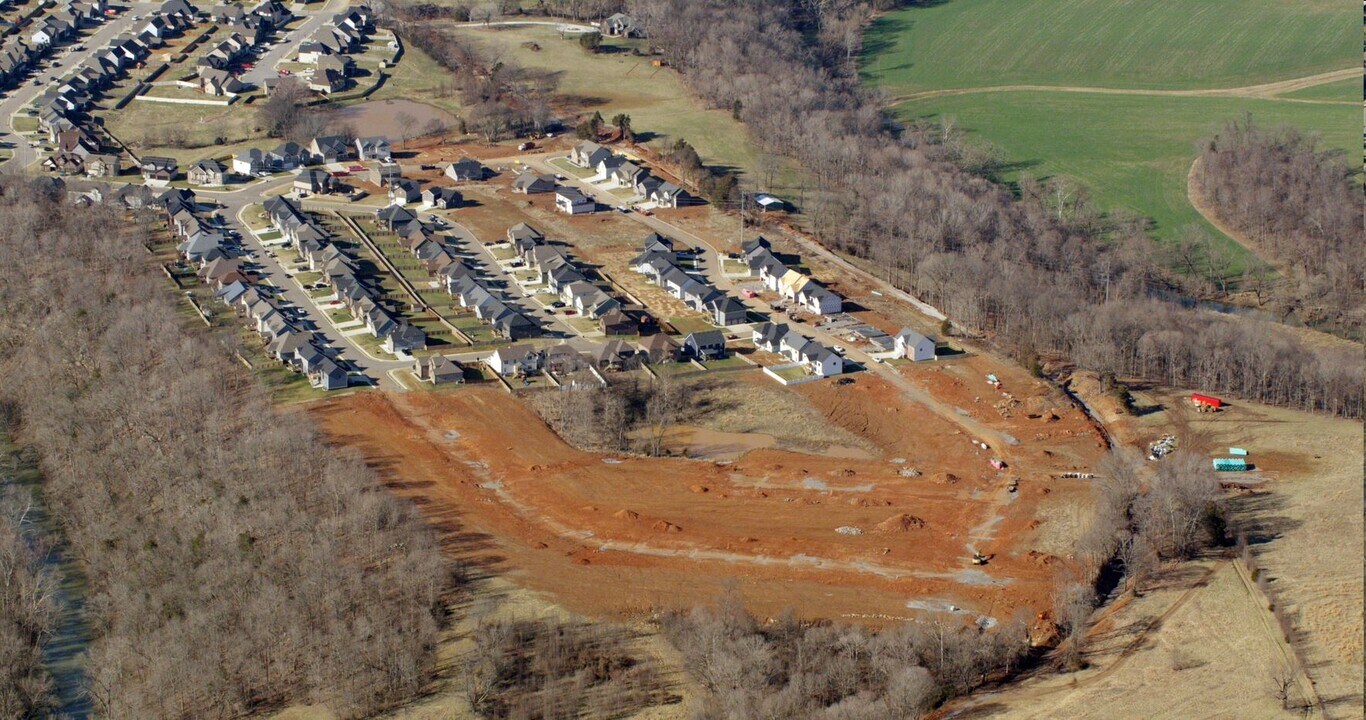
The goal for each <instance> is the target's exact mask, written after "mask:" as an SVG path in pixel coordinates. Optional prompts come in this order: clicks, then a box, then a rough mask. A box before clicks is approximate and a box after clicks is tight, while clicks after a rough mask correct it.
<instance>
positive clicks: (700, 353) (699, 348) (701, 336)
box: [683, 330, 726, 360]
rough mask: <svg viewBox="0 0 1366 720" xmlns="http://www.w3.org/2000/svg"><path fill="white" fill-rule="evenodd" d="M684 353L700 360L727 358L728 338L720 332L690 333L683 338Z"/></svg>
mask: <svg viewBox="0 0 1366 720" xmlns="http://www.w3.org/2000/svg"><path fill="white" fill-rule="evenodd" d="M683 352H684V353H685V354H686V355H688V356H689V357H692V358H696V359H698V360H705V359H708V358H723V357H725V356H726V336H725V335H723V334H721V331H720V330H707V331H704V332H695V333H688V336H687V337H685V338H683Z"/></svg>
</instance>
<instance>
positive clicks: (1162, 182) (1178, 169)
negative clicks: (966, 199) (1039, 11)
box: [897, 81, 1361, 276]
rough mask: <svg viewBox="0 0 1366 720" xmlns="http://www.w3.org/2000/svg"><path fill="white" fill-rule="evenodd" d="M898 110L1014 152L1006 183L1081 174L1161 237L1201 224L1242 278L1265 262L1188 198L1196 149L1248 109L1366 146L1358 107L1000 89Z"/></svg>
mask: <svg viewBox="0 0 1366 720" xmlns="http://www.w3.org/2000/svg"><path fill="white" fill-rule="evenodd" d="M1353 82H1355V81H1353ZM897 110H898V113H899V114H900V115H901V117H903V118H907V119H909V118H931V119H935V120H944V119H948V118H953V119H954V121H955V122H956V123H957V124H958V125H959V126H960V127H962V128H964V129H965V130H966V132H967V133H968V137H969V138H970V139H972V140H974V141H990V142H992V143H994V144H996V145H998V146H1000V147H1001V148H1002V149H1003V150H1004V151H1005V153H1006V156H1007V160H1008V162H1009V163H1011V170H1010V171H1009V173H1008V174H1007V175H1006V177H1005V179H1006V180H1011V181H1013V180H1017V179H1018V178H1019V177H1020V176H1021V175H1023V174H1026V173H1027V174H1029V175H1032V176H1034V177H1038V178H1045V177H1051V176H1066V177H1069V178H1072V179H1074V180H1076V181H1077V182H1078V183H1080V184H1082V185H1084V186H1085V187H1087V188H1088V189H1089V190H1090V191H1091V194H1092V198H1093V199H1094V200H1095V201H1096V203H1097V204H1098V205H1099V206H1100V207H1102V208H1104V209H1107V210H1115V209H1119V208H1123V209H1126V210H1129V211H1131V212H1134V213H1137V214H1140V215H1143V216H1145V217H1149V218H1151V219H1152V220H1153V233H1154V236H1155V237H1156V238H1158V239H1159V240H1160V241H1172V240H1174V239H1175V238H1177V236H1178V234H1179V233H1180V232H1181V229H1182V228H1183V227H1185V226H1187V225H1191V224H1198V225H1200V226H1202V227H1204V228H1205V229H1206V230H1208V231H1209V232H1210V233H1211V235H1213V236H1215V238H1216V239H1217V240H1218V241H1220V242H1221V243H1222V244H1223V246H1224V248H1225V249H1226V250H1227V251H1229V252H1230V253H1234V256H1235V258H1236V261H1235V263H1234V266H1233V268H1232V274H1233V275H1235V276H1236V275H1238V274H1241V273H1242V271H1243V270H1244V269H1245V268H1248V267H1253V268H1255V267H1258V266H1260V264H1261V263H1260V261H1258V260H1257V259H1256V257H1255V256H1254V255H1253V254H1252V253H1251V252H1249V251H1247V250H1246V249H1244V248H1243V247H1242V246H1240V245H1238V244H1237V243H1235V242H1234V241H1233V240H1231V239H1229V238H1228V237H1227V236H1225V235H1223V234H1222V233H1220V232H1219V231H1217V230H1215V229H1214V227H1213V226H1212V225H1209V224H1208V223H1206V222H1205V221H1204V220H1203V219H1202V218H1201V217H1200V214H1199V213H1197V212H1196V211H1195V208H1193V207H1192V206H1191V204H1190V201H1189V200H1188V199H1187V197H1186V176H1187V173H1188V172H1189V171H1190V166H1191V162H1192V161H1193V160H1194V159H1195V155H1196V145H1197V144H1198V143H1199V142H1200V141H1201V140H1202V139H1204V138H1207V137H1210V136H1211V135H1213V134H1214V133H1216V132H1218V131H1219V129H1220V128H1221V127H1222V126H1223V124H1224V123H1226V122H1228V121H1230V120H1234V119H1237V118H1240V117H1241V116H1242V114H1243V113H1245V112H1250V113H1252V115H1253V118H1254V119H1255V120H1256V121H1257V122H1258V123H1259V124H1261V125H1262V126H1264V127H1272V126H1276V125H1282V124H1291V125H1295V126H1297V127H1300V128H1302V129H1305V130H1314V131H1318V132H1320V133H1321V134H1322V136H1323V139H1324V144H1325V145H1326V146H1330V147H1336V148H1342V149H1345V150H1349V151H1350V150H1351V149H1352V148H1353V147H1359V146H1360V139H1359V138H1358V137H1357V136H1358V133H1359V132H1360V130H1361V121H1360V118H1359V114H1360V112H1359V111H1358V110H1357V109H1356V108H1355V107H1350V106H1343V105H1321V104H1309V103H1290V102H1281V101H1276V100H1271V99H1251V98H1230V97H1165V96H1149V95H1099V94H1088V93H1065V92H992V93H981V94H969V95H950V96H940V97H930V98H925V99H921V100H914V101H910V102H906V103H903V104H902V105H899V106H898V108H897Z"/></svg>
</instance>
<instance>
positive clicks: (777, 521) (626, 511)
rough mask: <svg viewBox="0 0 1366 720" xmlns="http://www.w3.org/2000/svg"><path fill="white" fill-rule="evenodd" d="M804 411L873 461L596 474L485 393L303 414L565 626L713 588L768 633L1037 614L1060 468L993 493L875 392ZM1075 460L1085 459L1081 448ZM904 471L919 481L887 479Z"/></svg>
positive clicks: (360, 401)
mask: <svg viewBox="0 0 1366 720" xmlns="http://www.w3.org/2000/svg"><path fill="white" fill-rule="evenodd" d="M771 391H772V392H779V393H781V392H788V391H786V390H783V389H781V388H778V387H776V386H775V387H774V388H773V389H772V390H771ZM802 392H803V394H804V395H806V399H807V400H809V401H810V402H811V404H812V405H813V406H814V407H815V408H816V409H817V411H818V412H819V413H820V415H822V416H824V418H825V422H828V423H830V424H831V425H832V426H834V427H837V428H840V429H842V430H843V431H845V432H849V433H853V434H854V435H857V436H859V437H861V438H864V439H866V440H867V441H868V442H869V443H872V444H873V445H874V446H876V448H877V450H878V456H877V457H873V458H867V457H865V458H854V457H847V458H841V457H822V456H816V455H811V454H804V453H794V452H789V451H784V450H778V449H757V450H753V451H751V452H749V453H747V454H745V455H744V456H743V457H742V458H741V459H740V460H738V461H736V462H733V463H715V462H707V461H699V460H684V459H645V458H631V457H622V458H618V457H610V456H602V455H597V454H592V453H586V452H582V451H579V450H576V449H574V448H572V447H570V446H568V445H567V444H565V443H564V442H563V441H562V440H561V439H560V438H559V437H558V436H556V435H555V434H554V433H553V432H552V431H551V430H550V429H549V428H548V427H546V426H545V425H544V423H542V422H541V420H540V419H539V418H537V417H536V416H535V415H534V414H533V413H532V412H531V411H530V410H529V409H528V408H526V407H525V406H524V405H522V404H521V403H520V402H517V401H515V400H514V399H512V398H510V397H509V396H508V395H507V394H505V393H502V392H499V391H496V390H492V389H488V388H464V389H460V390H458V391H455V392H450V393H423V394H408V395H400V396H383V395H361V396H352V397H348V398H342V399H338V400H333V401H328V402H325V403H320V404H318V405H316V406H315V407H314V408H313V412H314V413H315V415H316V416H317V418H318V420H319V422H320V423H321V424H322V425H323V426H324V428H325V429H326V430H327V432H328V433H329V434H330V436H331V437H332V439H333V440H334V441H336V442H339V443H344V444H347V445H351V446H354V447H357V448H359V449H360V450H361V451H362V452H363V453H364V454H365V455H366V457H367V459H369V460H370V462H371V463H373V464H374V465H375V466H376V467H377V468H378V469H379V470H380V472H382V473H383V474H384V476H385V479H386V481H387V482H388V484H389V485H390V487H392V488H393V489H394V490H395V491H396V492H398V493H399V494H401V495H404V496H408V497H411V498H413V499H414V500H415V501H416V502H418V503H419V504H420V505H422V506H423V507H424V508H425V509H426V510H427V511H428V512H429V513H431V514H432V515H433V517H434V518H435V519H436V520H438V522H439V521H440V520H441V518H443V517H449V518H452V519H456V518H458V520H459V523H460V527H461V528H463V529H461V530H459V531H454V530H453V531H452V533H451V535H452V537H450V538H449V539H448V542H450V543H451V544H452V547H453V549H458V550H460V551H461V552H467V551H468V550H469V549H471V548H473V549H476V550H477V554H479V555H482V556H483V557H484V559H485V561H487V562H489V563H492V564H493V565H495V566H496V567H498V568H500V569H502V570H503V571H505V572H507V573H510V574H511V576H512V577H514V578H515V579H516V582H518V583H520V584H524V585H526V586H527V587H530V588H533V589H540V590H545V591H548V592H550V593H552V594H553V595H554V596H555V597H556V598H557V600H558V601H560V602H562V603H563V604H564V605H565V606H566V607H568V608H570V609H571V610H573V611H576V612H581V613H584V614H589V615H609V616H629V615H631V614H633V613H636V612H639V611H643V610H648V609H650V608H655V607H679V606H684V605H689V604H695V603H699V602H706V601H708V600H710V599H711V598H713V597H714V596H715V595H716V594H717V592H718V590H719V589H720V588H721V586H722V584H723V583H724V582H725V581H726V579H727V578H737V579H738V580H739V581H740V588H741V590H742V591H743V592H744V593H745V595H746V597H747V599H748V600H749V602H750V603H751V604H752V605H753V607H754V609H755V610H756V611H757V612H760V613H768V614H776V613H777V612H779V611H780V610H782V609H783V608H786V607H793V608H796V609H797V610H798V611H799V612H800V613H802V614H804V615H808V616H823V617H848V618H861V619H865V620H868V621H871V622H879V621H886V620H893V619H900V618H905V617H909V616H911V615H913V614H914V613H912V612H911V611H910V610H909V609H908V608H907V605H906V604H907V601H908V600H910V599H912V598H921V599H923V598H927V597H929V598H942V599H945V600H947V601H948V602H950V603H952V604H954V605H956V606H958V607H960V608H963V612H964V613H967V614H968V616H969V617H971V615H972V614H976V615H982V616H991V617H995V616H997V615H1001V616H1005V617H1008V616H1009V615H1010V614H1011V613H1013V612H1014V611H1015V610H1016V609H1018V608H1022V607H1024V608H1031V609H1034V610H1037V609H1039V608H1041V607H1043V604H1044V603H1045V602H1046V598H1047V595H1048V592H1049V588H1050V587H1051V583H1052V580H1053V575H1054V573H1055V572H1057V571H1058V569H1059V567H1060V564H1059V563H1060V561H1058V560H1057V559H1055V558H1045V557H1043V556H1040V555H1039V554H1037V553H1034V554H1031V553H1030V550H1031V549H1032V548H1031V547H1030V544H1029V537H1030V536H1031V534H1032V532H1033V529H1034V527H1035V526H1036V523H1034V520H1035V517H1034V510H1035V508H1036V507H1037V506H1038V504H1039V503H1040V502H1041V501H1042V500H1043V499H1044V498H1046V497H1049V496H1050V495H1052V496H1055V497H1058V496H1062V495H1080V494H1084V493H1085V488H1084V487H1083V485H1082V484H1081V483H1080V482H1078V481H1059V480H1049V479H1046V478H1047V477H1048V475H1049V474H1050V473H1051V472H1054V471H1056V470H1057V467H1050V466H1046V465H1045V464H1043V463H1042V462H1041V461H1040V460H1038V459H1035V458H1029V457H1026V456H1023V455H1022V456H1021V459H1020V461H1019V462H1020V465H1019V466H1015V467H1012V469H1011V472H1012V473H1015V474H1020V475H1021V476H1022V477H1024V478H1027V479H1026V480H1025V481H1023V482H1022V483H1021V489H1020V491H1019V492H1018V493H1009V492H1007V491H1006V490H1005V475H1004V474H1002V473H997V472H996V471H994V470H992V469H991V468H990V466H988V465H987V464H986V462H985V459H984V458H979V457H977V456H976V455H975V454H974V453H973V452H972V449H973V446H972V445H970V444H969V442H968V441H967V439H966V438H965V436H963V435H962V434H961V432H960V431H959V430H957V429H956V428H955V427H954V426H953V425H951V424H949V423H947V422H944V421H942V420H939V419H936V418H934V417H933V416H928V415H926V416H920V414H919V413H917V412H916V408H914V407H913V406H911V405H908V404H906V403H904V402H901V401H900V400H899V398H898V397H897V393H896V392H895V391H894V390H893V389H891V388H890V387H889V386H888V385H886V384H885V383H884V382H882V381H881V380H879V379H877V378H872V377H864V378H860V379H859V381H858V382H857V383H856V384H854V385H851V386H835V385H833V384H829V383H814V384H811V385H809V386H805V388H803V390H802ZM1074 412H1075V411H1074ZM1070 422H1073V423H1076V424H1077V426H1078V427H1085V421H1084V420H1083V419H1081V418H1079V417H1073V418H1070ZM1073 448H1074V450H1075V452H1076V453H1077V454H1078V455H1091V456H1092V457H1094V456H1095V455H1096V450H1095V449H1094V448H1095V442H1094V438H1091V437H1079V438H1077V439H1076V440H1075V442H1074V443H1073ZM1069 465H1070V464H1069ZM912 467H914V468H916V469H917V470H918V471H919V472H920V473H921V474H920V476H919V477H906V476H904V475H903V474H902V471H903V470H905V469H908V468H912ZM840 527H851V528H858V529H859V530H861V531H863V532H862V534H854V535H849V534H840V533H836V532H835V529H836V528H840ZM969 546H973V547H977V548H978V549H980V550H982V551H983V552H986V553H989V554H993V555H994V556H995V557H994V559H993V560H992V562H991V564H990V565H989V566H987V567H985V568H978V567H973V566H971V565H970V564H969V562H968V559H969V554H968V551H967V547H969Z"/></svg>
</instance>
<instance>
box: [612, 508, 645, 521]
mask: <svg viewBox="0 0 1366 720" xmlns="http://www.w3.org/2000/svg"><path fill="white" fill-rule="evenodd" d="M612 517H614V518H616V519H618V520H639V519H640V513H638V512H636V511H634V510H627V509H626V508H622V509H620V510H618V511H616V512H614V513H612Z"/></svg>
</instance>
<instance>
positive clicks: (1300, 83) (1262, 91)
mask: <svg viewBox="0 0 1366 720" xmlns="http://www.w3.org/2000/svg"><path fill="white" fill-rule="evenodd" d="M1361 73H1362V69H1361V67H1360V66H1357V67H1351V68H1343V69H1342V70H1333V71H1331V72H1326V73H1319V74H1317V75H1307V76H1305V77H1299V78H1291V79H1290V80H1278V81H1276V82H1269V83H1261V84H1258V85H1245V86H1243V87H1235V88H1204V89H1197V90H1162V89H1146V88H1108V87H1086V86H1081V85H989V86H986V87H975V88H945V89H941V90H925V91H923V92H918V93H910V94H908V95H900V96H897V97H894V98H892V99H891V100H890V101H889V102H888V103H887V104H888V105H889V106H890V105H899V104H901V103H903V102H908V101H911V100H924V99H926V98H933V97H944V96H948V95H973V94H976V93H990V92H1031V91H1033V92H1067V93H1088V94H1093V95H1154V96H1160V97H1244V98H1260V99H1263V100H1280V101H1283V102H1301V103H1311V104H1317V105H1356V104H1357V103H1355V102H1351V101H1346V100H1313V99H1309V98H1289V97H1283V95H1284V94H1285V93H1290V92H1295V91H1296V90H1304V89H1305V88H1311V87H1316V86H1318V85H1326V84H1328V83H1331V82H1337V81H1339V80H1347V79H1350V78H1359V77H1361Z"/></svg>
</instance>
